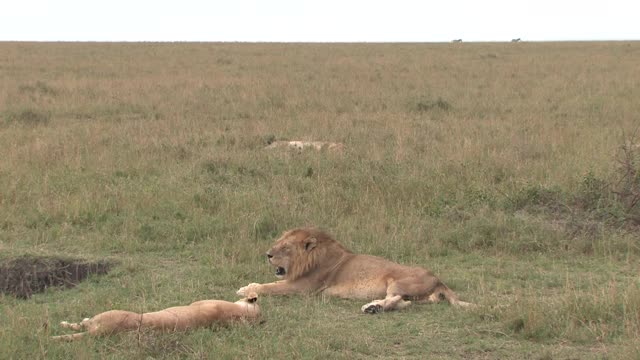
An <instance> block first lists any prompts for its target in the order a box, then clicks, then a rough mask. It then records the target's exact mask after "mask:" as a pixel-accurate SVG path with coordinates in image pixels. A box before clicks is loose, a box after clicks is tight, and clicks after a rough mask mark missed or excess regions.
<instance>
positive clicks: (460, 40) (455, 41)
mask: <svg viewBox="0 0 640 360" xmlns="http://www.w3.org/2000/svg"><path fill="white" fill-rule="evenodd" d="M451 42H454V43H461V42H462V39H455V40H453V41H451Z"/></svg>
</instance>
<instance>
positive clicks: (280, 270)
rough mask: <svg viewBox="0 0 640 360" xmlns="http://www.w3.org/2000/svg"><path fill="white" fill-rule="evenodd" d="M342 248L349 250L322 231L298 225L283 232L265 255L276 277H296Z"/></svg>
mask: <svg viewBox="0 0 640 360" xmlns="http://www.w3.org/2000/svg"><path fill="white" fill-rule="evenodd" d="M345 252H349V251H348V250H347V249H345V248H344V247H343V246H342V245H341V244H340V243H338V242H337V241H335V240H333V239H332V238H331V237H330V236H329V235H328V234H326V233H324V232H323V231H320V230H318V229H314V228H301V229H293V230H289V231H286V232H285V233H284V234H282V236H281V237H280V238H279V239H278V240H276V243H275V244H274V245H273V247H272V248H271V249H270V250H269V251H267V254H266V255H267V259H268V261H269V263H270V264H271V265H272V266H273V267H275V268H276V271H275V274H276V277H278V278H280V279H287V280H295V279H297V278H299V277H301V276H303V275H304V274H306V273H308V272H309V271H310V270H312V269H314V268H315V267H316V266H318V265H319V264H322V263H326V262H328V261H332V260H334V261H336V260H338V259H339V258H340V256H339V255H341V254H342V253H345ZM336 255H337V256H336Z"/></svg>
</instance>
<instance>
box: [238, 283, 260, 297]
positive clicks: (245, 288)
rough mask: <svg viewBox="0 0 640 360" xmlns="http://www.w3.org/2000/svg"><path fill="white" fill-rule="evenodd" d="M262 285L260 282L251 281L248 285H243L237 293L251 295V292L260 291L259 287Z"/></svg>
mask: <svg viewBox="0 0 640 360" xmlns="http://www.w3.org/2000/svg"><path fill="white" fill-rule="evenodd" d="M259 286H260V284H258V283H251V284H249V285H247V286H243V287H241V288H240V290H238V291H237V292H236V294H238V295H240V296H247V295H249V293H250V292H255V293H257V292H258V287H259Z"/></svg>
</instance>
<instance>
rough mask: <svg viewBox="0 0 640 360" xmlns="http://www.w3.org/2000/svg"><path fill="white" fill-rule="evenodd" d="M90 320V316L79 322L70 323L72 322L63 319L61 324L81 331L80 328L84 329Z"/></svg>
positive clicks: (66, 327)
mask: <svg viewBox="0 0 640 360" xmlns="http://www.w3.org/2000/svg"><path fill="white" fill-rule="evenodd" d="M89 320H90V319H89V318H85V319H84V320H82V321H81V322H79V323H70V322H66V321H63V322H61V323H60V326H62V327H63V328H65V329H71V330H75V331H79V330H83V329H84V328H85V327H86V326H87V323H88V322H89Z"/></svg>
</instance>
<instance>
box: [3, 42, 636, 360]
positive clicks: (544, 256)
mask: <svg viewBox="0 0 640 360" xmlns="http://www.w3.org/2000/svg"><path fill="white" fill-rule="evenodd" d="M638 54H640V44H639V43H636V42H615V43H540V44H535V43H518V44H491V43H488V44H472V43H463V44H394V45H392V44H333V45H329V44H306V45H303V44H289V45H285V44H187V43H185V44H154V43H144V44H118V43H114V44H90V43H86V44H83V43H56V44H53V43H0V73H2V74H4V76H3V79H2V82H0V154H2V156H1V157H0V251H1V252H2V255H0V256H2V257H6V256H18V255H22V254H35V255H60V254H65V255H67V254H68V255H73V256H78V257H92V258H105V257H106V258H109V257H112V258H115V259H118V260H120V263H121V265H120V266H118V268H117V269H115V270H114V271H113V272H112V273H111V274H110V275H107V276H106V277H102V278H100V279H99V280H98V279H95V280H92V281H90V282H88V283H84V284H82V285H80V286H78V287H77V288H75V289H74V290H70V291H65V292H62V291H50V292H47V293H45V294H43V295H37V296H34V297H33V298H32V299H31V300H28V301H18V300H15V299H13V298H9V297H4V298H0V304H2V305H3V306H2V310H0V320H1V321H0V323H1V324H2V325H0V338H1V339H2V340H0V348H8V349H9V350H10V352H9V353H11V354H14V355H13V357H15V358H24V357H29V356H31V357H35V356H43V355H42V353H41V351H42V352H44V353H45V354H48V356H49V357H54V358H57V357H60V358H62V357H65V358H69V357H75V358H86V357H106V356H114V357H144V356H153V357H158V356H162V355H161V354H163V355H165V356H166V357H175V358H178V357H206V356H207V354H210V353H214V352H215V353H216V354H220V356H221V357H230V358H231V357H248V358H257V357H272V358H277V357H280V358H282V357H305V358H307V357H308V358H316V357H317V358H326V357H345V358H357V357H368V356H380V357H393V358H398V357H406V358H412V357H416V358H423V357H424V352H430V353H432V354H433V355H434V356H433V358H451V357H457V358H507V357H511V358H522V357H527V356H528V357H529V358H536V357H539V356H542V357H543V358H544V357H545V356H546V357H547V358H558V357H559V358H567V357H573V358H576V357H578V358H589V357H592V358H601V357H610V358H632V357H633V356H634V355H633V354H636V353H637V350H638V349H639V348H640V344H639V343H638V340H637V339H638V336H637V335H638V328H639V326H638V324H639V323H640V319H638V317H637V313H638V296H639V292H638V287H639V286H640V284H639V283H638V279H637V273H638V266H637V263H638V255H639V254H640V243H639V242H638V234H637V229H635V228H633V227H629V226H627V225H628V224H625V222H624V219H625V218H626V217H628V216H629V214H630V212H629V210H625V209H624V206H623V204H621V202H620V201H619V199H617V198H616V196H615V194H613V193H611V192H610V190H615V189H613V188H609V187H606V186H600V185H602V184H615V183H616V179H619V173H618V171H619V169H620V167H619V165H618V164H617V163H616V154H618V153H619V151H620V147H621V146H622V145H624V144H625V141H626V140H627V139H626V138H625V136H624V134H630V133H633V131H635V129H637V128H638V126H639V125H638V121H639V120H638V119H639V118H638V114H639V113H640V103H639V102H638V101H637V99H638V98H639V97H640V86H638V81H639V80H638V77H637V76H635V74H637V73H639V70H640V69H638V62H637V58H638ZM290 139H291V140H322V141H332V142H341V143H344V144H345V151H344V152H343V153H341V154H338V153H335V154H333V153H327V152H315V151H311V152H306V151H305V152H302V153H297V152H278V151H276V152H273V151H263V147H264V146H265V145H266V144H267V143H269V142H271V141H274V140H290ZM627 173H628V172H627ZM632 184H633V183H632ZM633 211H637V209H635V210H633ZM631 215H633V214H631ZM300 225H317V226H320V227H324V228H326V229H328V230H330V231H331V232H332V233H333V234H335V235H336V236H337V237H338V238H339V239H340V240H341V241H342V242H344V243H345V244H346V245H347V246H348V247H350V248H351V249H353V250H354V251H358V252H367V253H372V254H376V255H381V256H385V257H387V258H390V259H393V260H396V261H401V262H404V263H411V264H418V265H422V266H426V267H429V268H432V269H434V270H435V271H436V272H437V273H439V274H441V275H442V277H443V278H445V280H446V281H447V282H448V283H449V284H450V285H451V286H452V287H453V288H454V289H455V290H456V291H457V292H458V293H460V294H461V296H462V297H463V298H464V299H468V300H472V301H477V302H479V303H481V304H483V305H484V306H483V307H481V308H480V309H478V310H474V311H471V312H457V311H455V310H454V309H450V308H448V307H441V306H434V307H426V308H425V307H416V308H415V309H410V310H408V311H407V312H398V313H395V314H385V315H384V316H382V317H376V318H368V317H362V316H360V315H359V314H357V309H358V308H359V305H361V304H359V303H354V302H349V301H339V300H329V299H319V298H302V299H300V298H284V299H276V298H273V299H265V300H264V301H265V312H266V313H267V314H268V315H267V317H268V318H267V320H268V321H267V323H266V324H265V325H264V326H262V327H258V328H253V327H246V328H237V329H226V330H221V331H216V332H214V333H211V332H206V331H199V332H195V333H190V334H178V335H172V336H167V337H158V339H157V340H153V341H148V342H146V343H145V344H139V343H137V341H136V340H135V339H134V338H135V337H127V336H123V337H120V338H117V339H104V340H101V339H99V340H91V341H89V342H88V345H78V344H73V345H53V344H49V343H48V340H47V338H46V335H47V333H48V330H43V328H41V327H40V325H41V323H42V321H45V320H43V319H46V321H51V323H52V324H53V323H55V322H57V321H59V320H63V319H66V318H76V317H78V316H77V315H80V314H79V313H78V312H80V313H82V314H83V315H88V314H92V313H96V312H100V311H104V310H105V309H108V308H112V307H119V308H131V309H135V310H140V309H139V307H145V308H147V309H148V308H154V307H155V308H162V307H167V306H171V305H175V304H180V303H188V302H191V301H193V300H196V299H202V298H214V297H215V298H223V299H227V300H232V299H233V298H234V297H235V295H234V292H235V290H236V289H237V288H238V287H240V286H242V285H245V284H246V283H248V282H253V281H267V280H270V279H271V276H270V269H268V268H267V267H266V265H264V264H263V259H262V258H261V254H262V253H263V251H264V250H265V249H266V248H268V246H269V243H270V242H271V241H272V240H273V238H274V237H275V236H276V235H277V234H278V233H279V232H281V231H283V230H285V229H287V228H290V227H294V226H300ZM269 314H270V315H269ZM549 314H554V316H552V317H550V316H549ZM345 319H347V320H349V321H347V324H344V323H345ZM336 322H340V323H341V324H344V327H341V328H339V329H337V328H335V323H336ZM52 326H53V325H52ZM38 329H39V330H38ZM33 332H35V333H36V338H37V340H38V342H39V344H40V347H39V348H38V349H35V348H34V347H33V335H32V334H33ZM352 333H357V334H358V335H359V336H357V337H354V336H353V335H352ZM249 339H250V340H249ZM277 344H289V345H288V346H284V347H278V346H277Z"/></svg>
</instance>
